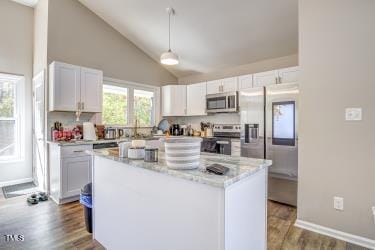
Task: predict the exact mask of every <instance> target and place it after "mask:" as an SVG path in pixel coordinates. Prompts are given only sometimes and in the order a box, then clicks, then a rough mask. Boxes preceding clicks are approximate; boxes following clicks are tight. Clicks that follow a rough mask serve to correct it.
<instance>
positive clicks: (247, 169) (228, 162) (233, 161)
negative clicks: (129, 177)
mask: <svg viewBox="0 0 375 250" xmlns="http://www.w3.org/2000/svg"><path fill="white" fill-rule="evenodd" d="M86 153H88V154H91V155H93V156H98V157H103V158H106V159H110V160H113V161H117V162H122V163H124V164H126V165H128V166H133V167H138V168H143V169H149V170H151V171H155V172H159V173H163V174H167V175H170V176H174V177H177V178H181V179H185V180H190V181H194V182H198V183H201V184H207V185H211V186H214V187H220V188H227V187H229V186H230V185H232V184H234V183H236V182H238V181H240V180H242V179H245V178H247V177H249V176H251V175H253V174H255V173H256V172H258V171H259V170H261V169H263V168H267V167H269V166H271V165H272V161H271V160H264V159H254V158H246V157H237V156H228V155H219V154H211V153H203V152H202V153H201V159H200V166H199V168H197V169H193V170H175V169H169V168H168V167H167V164H166V161H165V152H162V151H159V155H158V156H159V161H158V162H155V163H149V162H144V161H143V160H130V159H128V158H121V157H118V154H115V153H114V151H113V149H94V150H87V151H86ZM215 163H216V164H221V165H223V166H225V167H228V168H229V171H228V172H227V173H226V174H225V175H216V174H212V173H209V172H207V171H206V167H208V166H210V165H211V164H215Z"/></svg>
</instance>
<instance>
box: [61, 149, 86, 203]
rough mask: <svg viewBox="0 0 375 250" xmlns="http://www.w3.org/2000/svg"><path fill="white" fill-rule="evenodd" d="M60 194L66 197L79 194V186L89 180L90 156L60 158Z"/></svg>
mask: <svg viewBox="0 0 375 250" xmlns="http://www.w3.org/2000/svg"><path fill="white" fill-rule="evenodd" d="M61 168H62V170H61V172H62V178H61V180H62V194H61V196H62V197H61V198H68V197H72V196H76V195H79V194H80V191H81V188H82V187H83V186H84V185H86V184H87V183H90V182H91V157H90V156H83V157H74V158H65V159H62V166H61Z"/></svg>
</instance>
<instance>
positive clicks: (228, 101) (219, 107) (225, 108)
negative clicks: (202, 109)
mask: <svg viewBox="0 0 375 250" xmlns="http://www.w3.org/2000/svg"><path fill="white" fill-rule="evenodd" d="M206 109H207V113H228V112H238V92H237V91H235V92H227V93H220V94H211V95H206Z"/></svg>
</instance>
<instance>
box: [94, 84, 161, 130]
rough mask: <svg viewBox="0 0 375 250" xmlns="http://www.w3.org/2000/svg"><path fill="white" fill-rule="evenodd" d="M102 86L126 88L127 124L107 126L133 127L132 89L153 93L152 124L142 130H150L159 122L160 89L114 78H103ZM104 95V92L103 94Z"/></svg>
mask: <svg viewBox="0 0 375 250" xmlns="http://www.w3.org/2000/svg"><path fill="white" fill-rule="evenodd" d="M103 85H112V86H116V87H121V88H127V95H128V96H127V100H128V105H127V115H128V119H127V124H125V125H124V124H108V126H113V127H134V125H135V119H134V89H138V90H144V91H150V92H154V105H153V112H154V117H155V118H154V124H151V125H150V126H144V125H142V126H141V127H143V128H152V127H153V126H155V125H157V124H158V122H159V121H160V87H157V86H152V85H148V84H142V83H135V82H129V81H123V80H118V79H114V78H109V77H104V79H103ZM103 93H104V92H103ZM100 122H102V116H100Z"/></svg>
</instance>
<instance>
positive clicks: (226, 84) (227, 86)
mask: <svg viewBox="0 0 375 250" xmlns="http://www.w3.org/2000/svg"><path fill="white" fill-rule="evenodd" d="M221 84H222V85H223V87H222V90H223V92H234V91H237V90H238V77H229V78H224V79H222V80H221Z"/></svg>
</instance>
